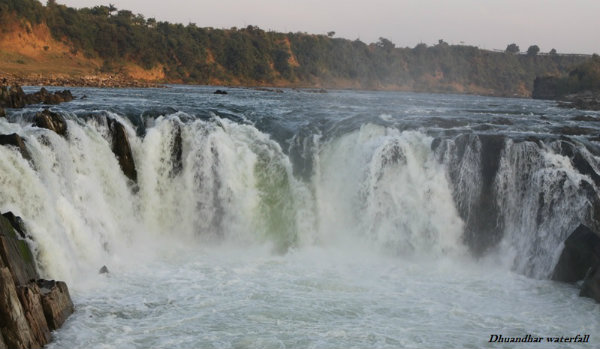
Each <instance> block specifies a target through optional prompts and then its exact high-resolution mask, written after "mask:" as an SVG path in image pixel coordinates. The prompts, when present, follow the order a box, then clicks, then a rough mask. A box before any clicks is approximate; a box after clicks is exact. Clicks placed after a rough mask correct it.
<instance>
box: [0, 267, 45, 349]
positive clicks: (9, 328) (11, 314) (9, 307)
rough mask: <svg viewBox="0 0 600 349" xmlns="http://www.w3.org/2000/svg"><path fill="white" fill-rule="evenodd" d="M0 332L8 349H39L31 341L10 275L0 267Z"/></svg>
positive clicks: (38, 346)
mask: <svg viewBox="0 0 600 349" xmlns="http://www.w3.org/2000/svg"><path fill="white" fill-rule="evenodd" d="M0 331H1V332H2V337H3V338H4V343H5V344H6V346H7V347H8V348H17V349H21V348H22V349H26V348H40V347H41V345H40V344H38V343H36V342H35V340H34V339H33V335H32V333H31V329H30V328H29V324H28V323H27V318H26V317H25V312H24V311H23V306H22V305H21V301H20V300H19V296H18V295H17V288H16V287H15V282H14V279H13V278H12V273H11V271H10V270H9V268H7V267H0Z"/></svg>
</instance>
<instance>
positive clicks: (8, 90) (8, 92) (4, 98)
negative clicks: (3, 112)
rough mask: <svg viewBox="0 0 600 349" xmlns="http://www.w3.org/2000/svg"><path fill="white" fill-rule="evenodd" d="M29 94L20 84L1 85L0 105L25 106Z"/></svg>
mask: <svg viewBox="0 0 600 349" xmlns="http://www.w3.org/2000/svg"><path fill="white" fill-rule="evenodd" d="M26 97H27V95H26V94H25V92H23V89H22V88H21V86H19V85H12V86H1V87H0V107H3V108H23V107H24V106H25V105H26V104H27V102H26Z"/></svg>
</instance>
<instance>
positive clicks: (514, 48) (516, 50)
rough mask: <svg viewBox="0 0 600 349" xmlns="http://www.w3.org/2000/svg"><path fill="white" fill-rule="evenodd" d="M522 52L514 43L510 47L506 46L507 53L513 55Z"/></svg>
mask: <svg viewBox="0 0 600 349" xmlns="http://www.w3.org/2000/svg"><path fill="white" fill-rule="evenodd" d="M520 51H521V49H519V46H517V44H515V43H512V44H510V45H508V46H506V53H511V54H515V53H519V52H520Z"/></svg>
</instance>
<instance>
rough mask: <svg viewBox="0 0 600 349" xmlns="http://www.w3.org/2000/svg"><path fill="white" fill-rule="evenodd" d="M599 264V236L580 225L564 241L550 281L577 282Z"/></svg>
mask: <svg viewBox="0 0 600 349" xmlns="http://www.w3.org/2000/svg"><path fill="white" fill-rule="evenodd" d="M599 264H600V236H598V234H596V233H595V232H593V231H592V230H591V229H590V228H588V227H586V226H585V225H583V224H581V225H579V227H577V229H575V230H574V231H573V233H571V235H569V237H568V238H567V240H565V248H564V249H563V251H562V254H561V255H560V259H559V260H558V263H557V264H556V266H555V267H554V272H553V273H552V280H555V281H563V282H577V281H580V280H583V279H584V278H585V276H586V274H587V272H588V270H589V269H590V268H593V267H595V266H597V265H599Z"/></svg>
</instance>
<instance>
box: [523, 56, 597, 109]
mask: <svg viewBox="0 0 600 349" xmlns="http://www.w3.org/2000/svg"><path fill="white" fill-rule="evenodd" d="M534 85H535V86H534V91H533V97H534V98H540V99H561V98H563V97H565V96H567V95H570V94H576V93H581V92H586V91H589V92H594V93H600V56H598V55H593V56H592V58H590V59H588V60H586V61H585V62H583V63H581V64H579V65H577V66H576V67H575V68H574V69H573V70H571V71H570V72H569V73H568V74H565V75H563V76H543V77H539V78H537V79H535V83H534Z"/></svg>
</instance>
